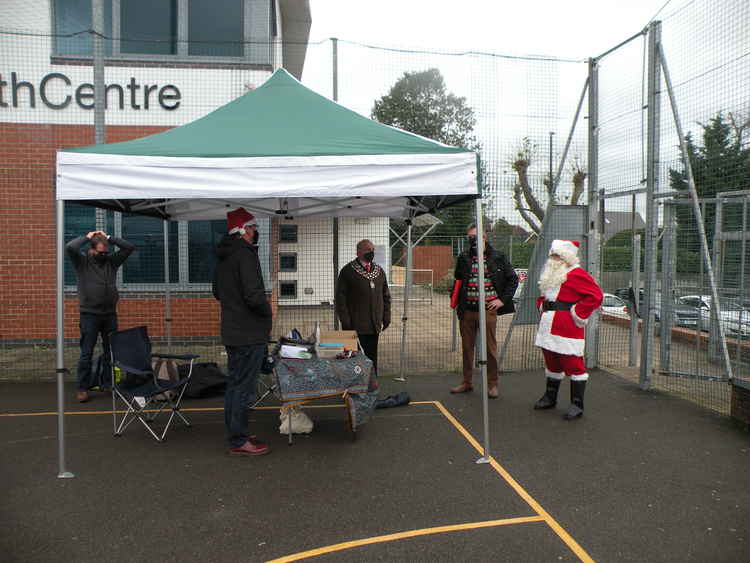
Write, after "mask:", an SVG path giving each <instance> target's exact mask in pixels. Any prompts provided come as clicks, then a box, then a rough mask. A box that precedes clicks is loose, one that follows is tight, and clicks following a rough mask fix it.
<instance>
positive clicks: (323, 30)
mask: <svg viewBox="0 0 750 563" xmlns="http://www.w3.org/2000/svg"><path fill="white" fill-rule="evenodd" d="M665 1H666V0H627V1H625V0H596V1H594V0H573V1H568V2H566V1H563V0H526V1H513V2H509V1H503V0H464V1H463V2H457V1H456V0H453V1H450V2H448V1H446V0H379V1H378V2H372V1H369V0H368V1H365V0H311V1H310V6H311V12H312V20H313V23H312V29H311V31H310V39H312V40H320V39H326V38H329V37H338V38H339V39H348V40H350V41H360V42H366V43H374V44H378V45H389V46H393V45H399V46H416V47H422V48H429V47H432V48H440V49H458V50H461V49H474V50H480V49H481V50H490V51H495V52H498V53H505V54H537V55H554V56H557V57H570V58H586V57H590V56H596V55H598V54H600V53H601V52H603V51H605V50H607V49H609V48H610V47H612V46H614V45H615V44H617V43H618V42H620V41H621V40H623V39H625V38H627V37H629V36H630V35H633V34H634V33H637V32H638V31H639V30H641V29H642V28H643V27H644V26H645V25H646V24H647V23H648V21H649V20H650V19H651V18H652V17H653V16H654V14H656V13H657V12H658V11H659V9H660V8H661V7H662V6H663V5H664V4H665ZM682 3H683V1H682V0H679V1H678V0H672V1H671V3H670V4H669V5H668V6H667V7H666V8H665V11H664V12H662V14H664V13H669V12H670V11H672V10H674V9H675V8H676V7H677V6H679V5H680V4H682Z"/></svg>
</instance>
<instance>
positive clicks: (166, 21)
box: [105, 0, 177, 55]
mask: <svg viewBox="0 0 750 563" xmlns="http://www.w3.org/2000/svg"><path fill="white" fill-rule="evenodd" d="M105 1H106V0H105ZM176 41H177V0H127V2H121V3H120V52H122V53H141V54H147V55H174V54H176V53H177V43H176Z"/></svg>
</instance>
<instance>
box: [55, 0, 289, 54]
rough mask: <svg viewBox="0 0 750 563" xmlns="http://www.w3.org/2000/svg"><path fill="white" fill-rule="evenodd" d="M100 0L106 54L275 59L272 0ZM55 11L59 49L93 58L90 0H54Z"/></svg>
mask: <svg viewBox="0 0 750 563" xmlns="http://www.w3.org/2000/svg"><path fill="white" fill-rule="evenodd" d="M99 1H101V2H102V7H103V9H104V19H105V25H104V35H105V37H106V39H105V40H104V45H105V51H104V52H105V56H107V57H114V58H127V59H132V58H139V59H153V58H157V59H158V60H167V61H169V60H173V59H178V60H186V59H193V58H196V57H199V58H201V59H202V60H209V61H211V60H219V61H220V60H222V59H224V60H227V61H233V62H234V61H237V60H238V59H240V60H242V61H243V62H247V63H250V64H260V65H270V64H272V52H273V50H272V48H271V45H270V42H271V40H272V39H273V38H274V37H275V36H276V28H275V25H276V22H275V17H276V15H275V2H274V0H268V1H265V2H264V1H259V0H99ZM114 10H116V16H117V17H115V18H113V11H114ZM53 14H54V17H53V26H54V30H53V33H54V34H55V35H56V36H57V37H56V42H55V54H56V55H58V56H63V57H65V56H69V57H91V56H92V54H93V43H92V39H91V37H92V36H91V34H90V33H88V30H90V29H91V27H92V9H91V0H53Z"/></svg>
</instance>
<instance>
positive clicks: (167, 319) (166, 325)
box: [164, 219, 172, 354]
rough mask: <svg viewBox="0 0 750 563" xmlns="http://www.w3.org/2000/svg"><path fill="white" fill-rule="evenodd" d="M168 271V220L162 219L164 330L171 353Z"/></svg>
mask: <svg viewBox="0 0 750 563" xmlns="http://www.w3.org/2000/svg"><path fill="white" fill-rule="evenodd" d="M170 283H171V280H170V272H169V221H168V220H166V219H165V220H164V287H165V288H166V289H165V291H164V330H165V332H166V336H167V352H168V353H169V354H171V353H172V291H171V285H170Z"/></svg>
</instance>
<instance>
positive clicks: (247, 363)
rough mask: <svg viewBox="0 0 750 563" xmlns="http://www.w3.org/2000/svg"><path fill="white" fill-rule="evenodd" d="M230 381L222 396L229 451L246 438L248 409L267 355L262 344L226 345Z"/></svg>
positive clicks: (265, 348) (265, 347)
mask: <svg viewBox="0 0 750 563" xmlns="http://www.w3.org/2000/svg"><path fill="white" fill-rule="evenodd" d="M226 349H227V371H228V372H229V379H228V381H227V390H226V393H225V394H224V424H226V427H227V437H228V438H229V445H230V447H232V448H239V447H240V446H241V445H242V444H244V443H245V442H246V441H247V438H248V412H247V411H248V407H249V406H250V403H251V402H253V401H254V400H255V396H256V394H257V387H258V373H259V372H260V368H261V366H262V365H263V358H264V357H265V355H266V353H267V350H268V348H267V346H266V345H265V344H249V345H246V346H226Z"/></svg>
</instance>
